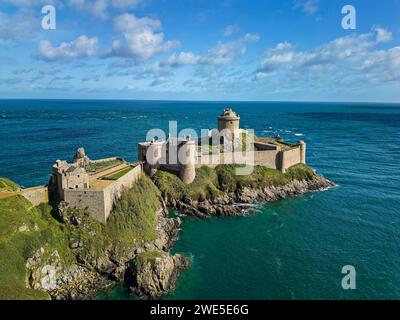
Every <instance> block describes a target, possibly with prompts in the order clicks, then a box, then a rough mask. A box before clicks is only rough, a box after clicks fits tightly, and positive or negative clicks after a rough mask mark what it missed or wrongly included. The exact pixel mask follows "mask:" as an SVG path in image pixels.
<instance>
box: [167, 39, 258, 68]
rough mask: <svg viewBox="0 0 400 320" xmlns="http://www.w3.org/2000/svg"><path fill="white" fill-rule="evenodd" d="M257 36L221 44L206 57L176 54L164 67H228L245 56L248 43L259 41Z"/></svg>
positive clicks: (183, 53) (185, 53)
mask: <svg viewBox="0 0 400 320" xmlns="http://www.w3.org/2000/svg"><path fill="white" fill-rule="evenodd" d="M258 40H259V36H258V35H257V34H252V33H247V34H246V35H244V36H243V37H241V38H239V39H237V40H233V41H229V42H219V43H218V44H217V45H216V46H215V47H213V48H211V49H209V50H208V52H207V53H206V54H204V55H197V54H194V53H192V52H181V53H179V54H176V53H174V54H173V55H172V56H170V57H169V58H168V59H167V60H166V61H164V62H163V63H162V65H167V66H171V67H176V66H183V65H200V64H201V65H214V66H221V65H228V64H231V63H233V62H234V61H236V60H237V59H238V58H240V57H241V56H243V55H244V54H245V53H246V51H247V46H246V44H247V43H248V42H253V41H258Z"/></svg>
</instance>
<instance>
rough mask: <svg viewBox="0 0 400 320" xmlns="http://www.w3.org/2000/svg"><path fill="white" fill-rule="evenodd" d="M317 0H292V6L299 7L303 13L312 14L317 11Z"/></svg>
mask: <svg viewBox="0 0 400 320" xmlns="http://www.w3.org/2000/svg"><path fill="white" fill-rule="evenodd" d="M318 3H319V0H294V8H296V9H297V8H300V9H301V10H302V11H303V12H304V13H306V14H308V15H310V16H313V15H315V14H316V13H317V12H318Z"/></svg>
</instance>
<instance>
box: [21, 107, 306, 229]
mask: <svg viewBox="0 0 400 320" xmlns="http://www.w3.org/2000/svg"><path fill="white" fill-rule="evenodd" d="M217 121H218V122H217V126H218V130H216V129H214V130H209V131H208V134H207V135H206V136H204V137H200V138H199V139H192V138H191V137H190V136H186V137H180V138H177V137H170V138H169V139H167V140H166V141H163V140H152V141H145V142H139V143H138V161H137V162H135V163H127V162H126V161H124V159H122V158H118V157H113V158H107V159H100V160H91V159H90V158H89V157H88V156H87V155H86V153H85V150H84V149H83V148H79V149H78V150H77V152H76V154H75V156H74V157H73V159H72V163H68V162H67V161H62V160H57V161H56V162H55V164H54V165H53V167H52V174H51V179H50V183H49V185H48V186H41V187H34V188H29V189H24V190H21V191H20V194H21V195H22V196H24V197H25V198H27V199H28V200H29V201H31V202H32V203H33V204H34V205H38V204H39V203H41V202H47V201H48V199H49V196H50V198H51V200H53V201H65V202H67V203H68V205H69V206H71V207H73V208H78V209H82V210H85V211H87V212H89V213H90V215H91V216H93V217H94V218H96V219H97V220H99V221H101V222H106V221H107V218H108V216H109V214H110V212H111V211H112V209H113V207H114V204H115V201H116V200H117V199H118V198H119V197H120V196H121V192H122V190H123V188H129V187H131V186H132V185H133V184H134V183H135V181H136V180H137V179H138V178H139V177H140V176H141V175H142V174H147V175H148V176H153V175H154V174H155V173H156V172H157V170H166V171H169V172H171V173H174V174H176V175H177V176H178V177H180V179H181V180H182V181H183V182H184V183H186V184H189V183H191V182H193V180H194V179H195V177H196V168H199V167H201V166H209V167H215V166H217V165H220V164H237V165H241V164H245V165H248V166H254V165H259V166H265V167H267V168H272V169H277V170H280V171H281V172H286V170H287V169H288V168H290V167H291V166H294V165H296V164H299V163H305V162H306V144H305V143H304V141H299V142H298V143H297V144H292V143H288V142H285V141H283V140H282V139H280V138H279V137H268V138H261V137H256V136H255V135H254V134H253V133H252V132H250V130H245V129H242V128H240V117H239V115H237V114H236V113H235V112H234V111H233V110H232V109H230V108H227V109H225V110H224V111H223V112H222V114H221V115H220V116H218V117H217Z"/></svg>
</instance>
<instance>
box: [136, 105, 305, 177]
mask: <svg viewBox="0 0 400 320" xmlns="http://www.w3.org/2000/svg"><path fill="white" fill-rule="evenodd" d="M217 120H218V130H211V131H209V132H208V135H207V136H205V137H201V138H200V139H197V141H196V140H194V139H191V138H190V137H186V138H169V139H168V140H167V141H162V140H157V141H155V140H152V141H146V142H140V143H139V145H138V159H139V161H141V162H143V163H144V172H145V173H146V174H148V175H149V176H152V175H154V174H155V173H156V172H157V170H166V171H171V172H173V173H176V174H177V175H178V176H179V177H180V178H181V180H182V181H183V182H184V183H187V184H188V183H191V182H192V181H193V180H194V179H195V177H196V168H199V167H201V166H209V167H215V166H217V165H220V164H237V165H244V164H248V165H259V166H265V167H268V168H272V169H277V170H280V171H281V172H283V173H284V172H286V170H287V169H288V168H290V167H292V166H294V165H296V164H299V163H305V162H306V144H305V142H304V141H302V140H300V141H299V142H298V143H297V144H292V143H288V142H285V141H283V140H282V139H280V138H279V137H273V138H272V137H270V138H259V137H256V136H255V135H254V134H251V133H250V132H249V130H245V129H241V128H240V117H239V116H238V115H237V114H236V113H235V112H234V111H233V110H232V109H231V108H227V109H225V110H224V111H223V113H222V114H221V115H220V116H219V117H218V118H217ZM171 155H172V156H171ZM179 155H181V156H179Z"/></svg>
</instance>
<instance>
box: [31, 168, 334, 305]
mask: <svg viewBox="0 0 400 320" xmlns="http://www.w3.org/2000/svg"><path fill="white" fill-rule="evenodd" d="M271 172H272V173H274V174H275V171H270V170H268V171H267V173H268V174H271ZM200 173H201V172H200ZM206 173H207V174H208V175H209V176H210V177H214V175H215V174H216V173H218V174H219V175H220V176H219V178H220V179H211V180H210V181H211V182H210V181H208V180H207V181H208V183H211V184H209V185H208V187H207V188H211V185H212V183H217V184H218V185H217V186H214V187H215V188H216V190H214V192H213V193H212V194H209V195H203V194H197V193H191V192H187V193H186V192H185V193H184V196H182V197H181V196H178V195H176V196H175V197H174V196H172V195H171V194H169V193H168V192H167V190H165V189H164V187H165V185H162V184H160V180H159V179H158V178H160V177H159V176H155V177H153V180H152V181H151V180H150V179H149V178H147V177H142V179H141V180H139V182H138V183H139V185H141V186H142V188H139V187H138V186H136V187H135V188H136V189H135V190H126V194H125V195H124V196H123V197H122V200H121V202H122V204H119V205H117V207H121V208H122V209H123V210H122V211H121V212H120V214H122V216H121V215H118V214H119V213H118V210H117V211H116V212H113V213H112V215H111V216H110V217H112V218H111V219H112V220H111V222H110V223H108V224H107V225H104V224H102V223H100V222H97V221H95V220H94V219H92V218H91V217H90V216H89V215H88V214H87V213H85V212H84V211H82V210H76V209H74V208H71V207H69V206H68V204H67V203H65V202H60V203H59V205H58V206H57V208H56V210H54V208H53V213H52V216H53V217H52V219H54V218H56V220H58V221H59V222H60V225H59V227H60V228H61V230H63V231H62V233H63V237H66V239H67V245H68V252H69V253H70V255H71V257H70V260H71V261H72V262H71V263H66V262H65V260H63V257H62V252H61V251H60V249H54V248H48V247H46V245H43V246H41V247H40V248H39V249H38V250H36V251H35V252H34V254H33V255H32V256H31V257H30V258H28V259H27V262H26V268H27V271H28V273H27V275H26V286H27V287H28V288H32V289H34V290H40V291H43V292H47V294H48V298H49V299H54V300H66V299H68V300H69V299H72V300H82V299H93V298H95V297H96V296H98V295H99V294H103V293H104V292H107V291H108V290H110V289H111V288H113V287H114V286H115V285H118V284H121V285H123V286H125V287H127V288H128V289H129V291H130V292H131V293H132V294H134V295H135V296H137V297H138V298H140V299H155V298H157V297H160V296H163V295H166V294H169V293H171V292H173V290H174V289H175V285H176V281H177V279H178V278H179V275H180V273H181V271H182V270H184V269H187V268H189V267H190V265H191V261H190V259H189V258H188V257H186V256H183V255H181V254H179V253H177V254H174V255H171V254H170V253H169V251H170V249H171V248H172V247H173V246H174V243H175V241H176V240H177V239H178V237H179V232H180V230H181V223H182V219H181V218H180V217H179V216H176V217H170V216H169V210H171V209H175V210H177V211H179V213H180V216H182V215H183V216H193V217H196V218H200V219H208V218H212V217H213V216H245V215H249V214H252V213H253V212H254V211H256V210H257V207H258V206H259V205H265V204H268V203H271V202H275V201H279V200H281V199H285V198H288V197H296V196H300V195H302V194H305V193H308V192H317V191H323V190H326V189H329V188H331V187H334V186H335V184H334V183H332V182H330V181H329V180H327V179H325V178H324V177H322V176H320V175H318V174H317V173H316V172H315V171H313V170H312V169H311V168H309V167H307V166H304V165H300V166H298V167H295V168H293V169H292V171H290V172H289V173H288V174H286V175H284V174H281V173H279V174H278V173H277V174H278V175H279V176H278V178H280V180H276V177H275V178H274V179H275V180H276V181H280V183H279V184H278V183H277V182H276V181H275V180H274V179H272V180H271V181H268V180H265V181H261V182H262V183H261V184H259V185H258V186H254V185H253V186H252V185H245V184H244V181H242V180H240V179H239V178H235V179H237V181H235V184H234V186H235V187H234V189H229V188H228V187H227V185H225V184H224V183H223V181H224V179H221V177H222V176H221V175H223V174H225V173H226V172H224V171H223V172H218V170H216V169H207V171H206ZM300 173H301V174H300ZM160 174H162V175H163V179H164V180H163V181H164V182H166V185H173V184H174V183H175V182H176V181H175V182H174V181H171V180H169V179H175V176H173V175H171V174H168V173H165V172H162V173H161V172H160ZM202 174H203V175H202ZM256 174H257V173H256ZM224 177H225V178H226V176H224ZM282 177H285V180H282V179H281V178H282ZM289 177H290V178H289ZM201 179H204V172H203V173H201V174H200V177H199V180H201ZM273 181H275V182H273ZM282 181H284V182H282ZM231 182H232V181H231ZM238 182H240V183H238ZM179 183H180V182H179ZM196 183H198V181H197V180H196V182H195V183H194V185H195V186H196ZM252 183H253V182H252ZM229 185H230V186H232V184H229ZM189 188H190V187H189ZM224 189H226V190H224ZM175 191H176V190H175ZM132 195H134V198H133V200H132V199H131V198H130V197H132ZM149 196H151V197H152V198H153V200H152V202H151V204H147V207H146V208H147V209H146V210H147V212H149V213H150V212H151V211H153V210H154V214H155V216H154V218H155V221H154V222H155V224H154V226H153V227H151V229H154V230H153V231H154V232H155V233H154V236H152V237H148V238H147V239H148V240H141V241H139V242H137V241H133V242H131V241H125V240H126V239H124V238H123V235H122V236H121V235H120V233H121V232H122V233H123V231H117V233H118V236H117V238H107V237H108V236H109V233H107V232H106V231H107V228H109V227H110V225H111V226H112V225H113V224H115V223H116V225H118V226H119V227H118V228H128V229H129V228H132V227H133V225H132V226H131V224H130V222H129V220H127V221H126V220H123V219H124V218H121V217H124V216H126V214H128V212H130V211H131V210H132V209H133V207H132V205H133V206H135V203H136V204H137V203H138V201H139V202H143V203H146V201H148V199H147V200H146V198H149ZM127 199H128V200H129V199H131V200H132V201H130V202H129V201H128V202H127V203H125V204H124V201H125V202H126V200H127ZM124 205H125V206H124ZM136 209H137V208H136ZM55 214H56V215H55ZM128 215H129V214H128ZM135 221H136V220H135ZM140 223H142V224H143V223H146V221H142V220H140ZM117 230H123V229H117ZM106 236H107V237H106ZM121 237H122V238H121ZM97 238H98V239H97ZM105 239H106V240H105ZM112 239H114V240H112ZM118 239H120V240H118ZM143 239H146V238H143ZM120 241H125V246H123V245H122V244H123V243H120ZM94 252H96V254H95V253H94Z"/></svg>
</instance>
